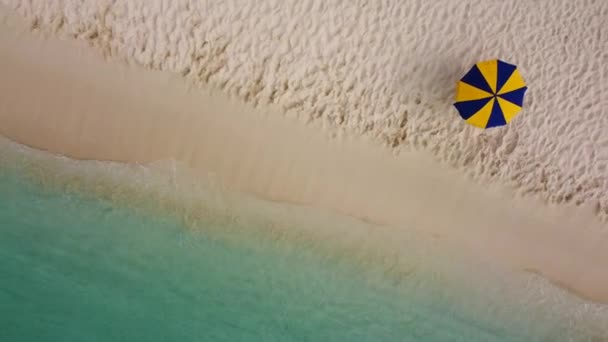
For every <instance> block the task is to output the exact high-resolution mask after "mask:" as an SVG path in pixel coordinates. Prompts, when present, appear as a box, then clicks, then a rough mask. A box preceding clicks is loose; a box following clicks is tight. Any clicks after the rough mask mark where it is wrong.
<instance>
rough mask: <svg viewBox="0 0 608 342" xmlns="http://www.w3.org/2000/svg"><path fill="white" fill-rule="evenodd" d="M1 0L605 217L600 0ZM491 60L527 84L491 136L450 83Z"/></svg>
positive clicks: (147, 63) (607, 190) (607, 117)
mask: <svg viewBox="0 0 608 342" xmlns="http://www.w3.org/2000/svg"><path fill="white" fill-rule="evenodd" d="M0 2H1V3H4V4H6V5H9V6H10V7H12V8H14V9H16V11H17V12H18V13H20V14H22V15H23V16H24V17H26V18H27V19H28V21H29V25H30V26H31V28H33V29H40V30H43V31H45V32H54V33H57V34H60V35H61V36H64V37H74V38H78V39H82V40H86V41H88V42H89V43H90V44H91V45H92V46H94V47H96V48H97V50H98V51H99V52H101V53H103V55H104V56H106V57H113V58H117V59H121V60H126V61H128V62H130V63H135V64H139V65H142V66H144V67H146V68H149V69H157V70H167V71H171V72H175V73H179V74H181V75H183V76H184V77H185V78H187V79H188V80H190V81H191V82H194V83H197V84H201V83H210V84H211V85H213V86H214V87H216V88H221V89H223V90H224V91H226V92H229V93H231V94H236V95H238V96H239V97H241V98H242V99H244V100H246V101H249V102H252V103H254V104H256V105H258V104H265V103H273V104H277V105H279V106H280V107H281V108H282V111H283V113H287V114H293V115H297V116H299V117H300V118H302V119H304V120H306V121H317V122H321V123H322V124H323V125H324V126H327V127H331V128H332V131H333V132H334V133H336V132H341V131H346V132H350V133H356V134H365V135H368V136H372V137H374V138H375V139H376V142H379V143H382V144H384V145H386V146H388V147H390V148H393V149H395V150H401V149H402V148H403V147H406V148H407V149H410V148H416V149H423V150H427V151H431V152H432V153H433V154H434V155H435V156H436V158H438V159H440V160H441V161H443V162H444V163H446V164H449V165H451V166H456V167H458V168H460V169H461V170H463V171H464V172H466V173H467V174H469V175H471V176H472V177H473V178H475V179H476V180H477V181H479V182H489V181H498V182H500V183H502V184H508V185H510V186H511V187H513V188H515V189H516V190H518V192H519V193H523V194H532V195H538V196H539V197H541V198H543V199H544V200H547V201H549V202H552V203H564V202H572V203H575V204H577V205H580V204H582V203H586V204H589V205H592V206H593V207H594V208H595V211H596V213H597V214H598V215H599V216H600V217H601V218H602V219H604V220H605V219H608V173H607V172H606V171H607V167H608V135H607V134H606V132H608V25H607V24H606V23H608V2H607V1H603V0H596V1H593V0H577V1H557V0H555V1H551V0H540V1H526V0H521V1H474V0H463V1H451V0H440V1H402V0H387V1H350V0H342V1H341V0H331V1H317V0H261V1H250V0H207V1H186V0H176V1H159V0H151V1H150V0H129V1H127V0H114V1H109V0H106V1H104V0H82V1H67V0H1V1H0ZM489 58H501V59H503V60H505V61H508V62H511V63H515V64H518V65H519V67H520V69H521V71H522V74H523V76H524V78H525V80H526V81H527V82H528V85H529V87H530V90H529V92H528V94H527V98H526V102H525V109H524V111H523V112H522V114H520V116H518V117H517V118H516V120H515V121H514V122H513V123H512V124H510V125H509V126H508V127H506V128H499V129H493V130H490V131H485V132H484V131H480V130H477V129H475V128H473V127H469V126H467V125H465V124H464V123H463V122H462V121H461V120H460V119H459V118H458V116H457V114H456V111H455V110H454V109H453V108H452V107H451V103H452V97H453V91H454V87H455V84H456V81H457V80H458V79H459V78H460V77H461V76H462V75H463V74H464V72H466V70H468V68H470V66H471V65H472V64H473V63H475V62H477V61H480V60H484V59H489ZM330 134H331V131H330Z"/></svg>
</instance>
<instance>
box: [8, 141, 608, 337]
mask: <svg viewBox="0 0 608 342" xmlns="http://www.w3.org/2000/svg"><path fill="white" fill-rule="evenodd" d="M0 170H4V171H10V172H12V173H14V174H18V175H20V177H24V178H25V179H27V180H28V182H32V183H34V184H36V185H37V186H40V187H42V188H47V189H50V190H52V191H62V192H69V193H74V194H78V195H79V196H84V197H85V198H96V199H102V200H105V201H109V202H110V203H113V205H116V206H119V207H128V208H131V210H135V211H136V212H139V213H140V214H142V215H169V216H171V217H173V218H176V219H177V220H178V221H179V222H181V224H182V225H184V226H186V227H189V229H190V230H193V231H197V232H198V233H200V234H203V235H204V236H206V237H212V238H213V239H219V240H222V241H228V242H229V241H232V243H245V242H247V241H249V242H251V241H258V243H253V244H250V243H249V242H247V243H248V244H249V245H250V246H254V247H252V248H265V247H261V246H269V245H273V246H282V247H281V248H287V249H293V248H295V249H298V250H306V251H308V252H309V253H313V254H315V255H317V256H321V257H322V258H324V259H325V260H329V261H331V262H335V263H342V264H344V263H346V264H349V265H351V266H349V267H355V268H357V269H359V270H360V271H361V272H365V274H366V276H365V277H363V278H364V279H366V281H367V282H368V283H369V284H371V285H373V286H380V287H382V286H387V285H386V284H390V287H392V288H395V289H401V290H400V291H402V292H403V293H404V295H407V293H411V292H412V291H414V292H420V293H422V294H424V296H426V298H427V299H428V298H431V299H432V300H438V301H439V303H440V304H439V305H446V307H449V310H454V311H455V312H459V311H462V312H466V314H467V315H472V317H475V319H476V320H479V321H481V322H483V321H500V322H510V323H506V324H507V325H509V326H511V325H515V326H527V328H528V329H531V330H532V329H533V328H532V327H531V326H530V324H532V323H531V322H529V318H528V317H527V316H526V314H532V315H533V316H535V317H541V320H542V321H550V322H554V323H555V326H559V327H561V328H562V329H564V331H563V333H564V334H566V335H564V336H580V335H581V334H584V335H586V334H588V333H590V332H593V334H594V335H595V336H608V311H607V310H608V308H607V307H606V306H603V305H598V304H592V303H589V302H586V301H583V300H580V299H578V298H576V297H574V296H572V295H571V294H569V293H567V292H566V291H564V290H561V289H559V288H556V287H555V286H553V285H551V284H549V283H548V282H547V281H545V280H544V279H542V278H540V277H538V276H536V275H529V274H523V273H514V272H508V271H507V270H503V269H497V268H495V267H494V266H492V265H490V264H488V263H486V262H483V260H471V259H470V258H466V257H463V256H461V255H459V254H458V252H457V251H454V250H453V249H452V248H451V246H449V245H447V244H445V243H443V242H441V241H438V240H436V239H434V238H433V236H430V235H426V234H423V233H421V232H417V231H415V230H413V229H406V228H404V227H398V228H399V231H400V234H393V235H392V236H391V230H392V229H397V227H385V226H374V225H370V224H368V223H364V222H360V221H357V220H355V219H349V218H345V217H338V216H336V215H333V214H332V213H328V212H322V211H321V210H317V209H313V208H306V207H301V206H293V205H285V204H278V203H268V202H264V201H261V200H256V199H253V198H250V197H247V196H244V195H240V194H235V193H231V192H228V191H225V190H223V187H222V185H221V184H220V183H218V182H217V181H216V180H215V179H214V177H213V176H209V177H207V179H204V180H203V179H200V177H198V178H197V177H194V176H193V175H192V174H190V173H189V172H188V170H187V169H186V168H185V167H183V166H182V165H178V164H176V163H174V162H170V161H168V162H158V163H155V164H152V165H126V164H119V163H109V162H96V161H74V160H71V159H68V158H65V157H60V156H54V155H50V154H48V153H45V152H41V151H36V150H33V149H30V148H27V147H25V146H22V145H19V144H16V143H13V142H11V141H9V140H7V139H4V138H1V139H0ZM404 232H405V233H404ZM429 280H430V281H429ZM524 313H526V314H524ZM598 334H599V335H598ZM557 336H559V335H557ZM575 340H576V339H575Z"/></svg>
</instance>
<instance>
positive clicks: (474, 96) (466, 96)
mask: <svg viewBox="0 0 608 342" xmlns="http://www.w3.org/2000/svg"><path fill="white" fill-rule="evenodd" d="M492 96H493V95H492V94H491V93H488V92H487V91H483V90H481V89H479V88H477V87H473V86H472V85H470V84H467V83H464V82H458V88H457V89H456V102H462V101H471V100H479V99H484V98H488V97H492Z"/></svg>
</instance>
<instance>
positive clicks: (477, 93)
mask: <svg viewBox="0 0 608 342" xmlns="http://www.w3.org/2000/svg"><path fill="white" fill-rule="evenodd" d="M527 89H528V87H526V83H525V82H524V79H523V78H522V77H521V75H520V74H519V71H518V70H517V67H516V66H515V65H512V64H509V63H505V62H503V61H501V60H498V59H493V60H490V61H485V62H479V63H477V64H475V65H474V66H473V68H471V70H469V72H468V73H467V74H466V75H464V77H463V78H462V79H461V80H460V81H459V82H458V86H457V89H456V103H454V106H455V107H456V109H458V112H459V113H460V116H461V117H462V118H463V119H465V120H466V122H467V123H469V124H471V125H473V126H476V127H479V128H490V127H497V126H503V125H506V124H507V123H509V122H510V121H511V120H512V119H513V117H515V115H517V114H518V113H519V112H520V111H521V107H522V105H523V101H524V93H525V92H526V90H527Z"/></svg>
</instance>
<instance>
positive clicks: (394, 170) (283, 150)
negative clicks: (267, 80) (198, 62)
mask: <svg viewBox="0 0 608 342" xmlns="http://www.w3.org/2000/svg"><path fill="white" fill-rule="evenodd" d="M7 22H8V23H9V24H2V26H1V27H2V29H1V30H0V46H2V49H1V50H0V74H2V75H3V76H2V78H0V134H1V135H4V136H6V137H8V138H10V139H12V140H14V141H17V142H19V143H22V144H26V145H29V146H32V147H35V148H38V149H43V150H47V151H50V152H52V153H58V154H62V155H65V156H69V157H72V158H78V159H94V160H112V161H122V162H128V163H130V164H140V165H142V164H144V165H145V164H148V163H153V162H157V161H174V162H175V163H176V164H175V165H181V166H184V167H187V168H188V169H189V170H190V169H191V170H192V172H193V174H194V175H195V177H198V178H200V179H208V178H211V179H215V180H217V182H218V183H219V184H222V186H225V187H226V188H227V189H228V190H234V191H237V192H241V193H247V194H253V195H255V196H256V197H258V198H262V199H266V200H272V201H280V202H287V203H294V204H297V205H304V206H308V207H312V208H317V209H322V210H327V211H330V212H333V213H338V214H342V215H347V216H352V217H355V218H358V219H360V220H363V221H366V222H369V223H371V224H373V225H374V226H375V227H376V228H375V229H374V230H373V231H370V233H369V237H367V238H365V239H364V240H363V241H361V242H360V243H361V244H363V245H366V244H367V243H368V241H370V240H371V239H372V237H374V238H380V239H382V240H383V241H384V243H385V246H387V247H386V248H387V249H388V246H391V248H392V249H394V250H397V251H399V250H400V247H403V246H401V245H400V242H401V241H402V237H403V236H405V235H407V234H408V232H411V231H412V230H416V231H420V232H424V234H426V235H427V236H429V237H430V238H431V239H437V240H438V241H439V240H440V241H442V242H443V243H445V244H448V245H450V246H453V247H454V249H455V250H459V251H463V253H465V254H469V255H470V256H471V257H472V258H474V259H475V260H477V262H483V263H490V264H491V265H495V266H496V267H498V268H500V267H507V268H508V269H509V270H515V271H516V272H523V271H527V272H533V273H538V274H541V275H543V276H544V277H546V278H548V279H549V280H550V281H552V282H554V283H555V284H559V285H560V286H562V287H564V288H567V289H570V290H572V291H573V292H575V293H577V294H579V295H580V296H581V297H583V298H587V299H591V300H594V301H600V302H608V288H607V287H606V286H605V284H607V283H608V272H607V270H608V249H607V248H606V246H607V245H608V235H607V234H606V231H605V224H601V223H599V222H598V221H596V219H597V218H596V217H595V215H593V214H592V208H589V207H588V208H582V207H572V206H565V205H564V206H561V207H559V208H551V207H548V206H545V205H542V204H540V203H537V202H536V201H534V200H532V199H517V198H514V197H513V196H512V194H511V193H509V192H505V191H504V189H501V188H500V187H491V188H490V187H487V186H482V185H480V184H476V183H474V182H471V181H468V180H466V179H465V178H464V177H463V175H462V174H460V173H458V172H456V171H454V170H453V169H451V168H449V167H442V166H441V165H440V164H438V163H437V162H436V161H435V160H433V159H432V158H431V157H430V156H429V155H428V154H427V153H423V152H417V151H403V152H402V153H401V154H400V155H398V156H395V155H393V154H392V153H391V152H390V151H389V150H387V149H383V148H382V147H381V146H377V145H375V144H370V143H369V141H365V140H364V139H362V138H361V137H359V136H357V135H356V134H346V133H345V134H343V135H342V136H341V137H340V138H338V139H333V140H332V139H329V137H328V136H327V132H326V131H325V130H324V129H322V127H319V125H317V124H315V123H313V124H310V125H302V124H300V123H299V122H298V121H297V120H294V119H292V118H285V117H283V116H282V115H281V114H280V113H281V108H280V107H278V106H274V105H265V106H261V105H260V106H258V108H257V109H256V108H253V107H252V106H251V105H250V104H248V103H245V102H242V101H238V100H236V99H234V98H232V99H231V98H229V97H228V96H227V95H226V94H224V93H223V92H218V91H217V90H213V89H207V88H206V87H202V88H199V87H196V88H192V87H191V86H188V85H187V84H186V82H183V79H182V78H181V77H180V76H176V75H173V74H171V73H165V72H152V71H146V70H143V69H142V68H139V67H133V66H130V67H129V66H126V65H124V64H122V63H115V62H112V63H107V62H106V61H104V59H103V58H101V57H100V56H99V55H98V54H95V53H94V52H93V51H91V50H90V49H88V48H86V47H85V46H83V45H84V44H83V42H78V41H74V40H67V41H59V40H57V39H54V38H48V39H41V38H40V37H38V36H37V35H32V34H31V32H29V30H28V29H19V25H13V24H12V22H11V21H10V20H9V21H7ZM19 32H20V33H19ZM40 172H43V171H40ZM324 234H337V233H332V232H324ZM378 250H379V251H381V250H383V248H379V249H378ZM440 252H441V250H437V251H434V253H440ZM397 254H398V252H397ZM499 266H500V267H499Z"/></svg>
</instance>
